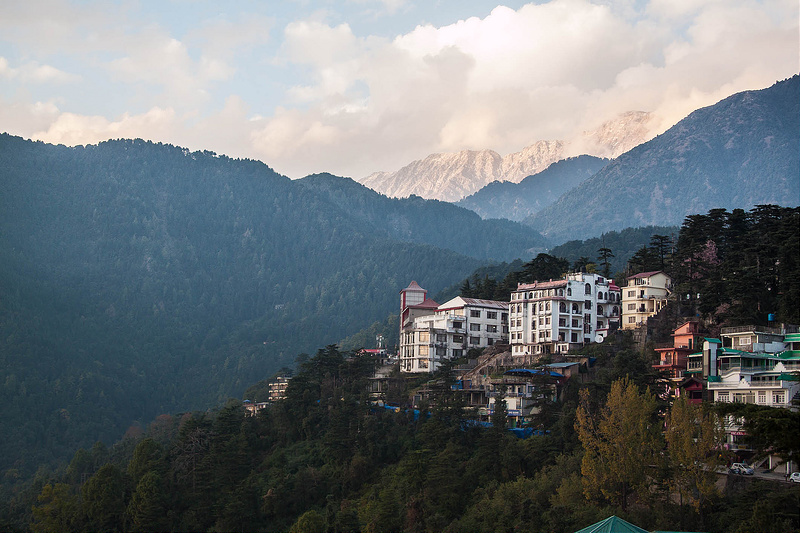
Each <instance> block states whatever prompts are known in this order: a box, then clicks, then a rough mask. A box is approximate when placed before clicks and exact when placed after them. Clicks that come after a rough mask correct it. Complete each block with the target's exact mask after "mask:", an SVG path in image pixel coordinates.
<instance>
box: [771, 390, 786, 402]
mask: <svg viewBox="0 0 800 533" xmlns="http://www.w3.org/2000/svg"><path fill="white" fill-rule="evenodd" d="M785 398H786V397H785V396H784V394H783V392H773V393H772V403H774V404H782V403H784V401H785Z"/></svg>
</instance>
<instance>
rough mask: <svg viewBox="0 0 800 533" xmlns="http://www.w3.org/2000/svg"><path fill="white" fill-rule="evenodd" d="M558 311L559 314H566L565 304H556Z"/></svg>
mask: <svg viewBox="0 0 800 533" xmlns="http://www.w3.org/2000/svg"><path fill="white" fill-rule="evenodd" d="M558 311H559V312H560V313H566V312H567V304H565V303H564V302H561V303H560V304H558Z"/></svg>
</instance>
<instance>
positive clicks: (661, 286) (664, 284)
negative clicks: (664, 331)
mask: <svg viewBox="0 0 800 533" xmlns="http://www.w3.org/2000/svg"><path fill="white" fill-rule="evenodd" d="M627 282H628V285H627V286H626V287H625V288H624V289H622V328H623V329H634V328H637V327H639V326H641V325H642V324H646V323H647V319H648V318H649V317H651V316H653V315H655V314H656V313H658V312H659V311H661V309H662V308H663V307H664V306H665V305H667V297H668V296H669V294H670V292H671V291H672V278H670V277H669V276H667V275H666V274H665V273H663V272H661V271H657V272H642V273H641V274H636V275H635V276H631V277H629V278H627Z"/></svg>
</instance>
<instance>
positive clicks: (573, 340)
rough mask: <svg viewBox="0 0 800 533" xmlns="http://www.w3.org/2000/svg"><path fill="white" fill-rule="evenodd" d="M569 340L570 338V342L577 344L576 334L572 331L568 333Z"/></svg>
mask: <svg viewBox="0 0 800 533" xmlns="http://www.w3.org/2000/svg"><path fill="white" fill-rule="evenodd" d="M569 338H570V341H571V342H578V334H577V333H575V332H574V331H573V332H572V333H570V337H569Z"/></svg>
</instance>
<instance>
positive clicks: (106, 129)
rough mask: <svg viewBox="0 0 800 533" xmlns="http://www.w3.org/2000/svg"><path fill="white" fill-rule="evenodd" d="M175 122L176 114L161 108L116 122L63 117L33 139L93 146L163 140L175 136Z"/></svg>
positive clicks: (71, 114)
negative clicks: (108, 141)
mask: <svg viewBox="0 0 800 533" xmlns="http://www.w3.org/2000/svg"><path fill="white" fill-rule="evenodd" d="M175 118H176V117H175V112H174V110H172V109H162V108H158V107H154V108H152V109H150V110H149V111H147V112H146V113H143V114H141V115H129V114H127V113H125V114H124V115H122V116H121V117H120V118H119V119H118V120H114V121H109V120H107V119H106V118H105V117H101V116H84V115H78V114H75V113H60V114H58V116H57V118H55V120H53V121H52V122H51V123H50V125H49V127H48V128H47V129H46V130H44V131H38V132H35V133H34V134H33V135H32V138H34V139H38V140H41V141H45V142H49V143H54V144H66V145H79V144H93V143H97V142H100V141H103V140H106V139H118V138H143V139H150V140H163V139H169V138H171V137H172V136H173V130H174V128H175Z"/></svg>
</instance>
